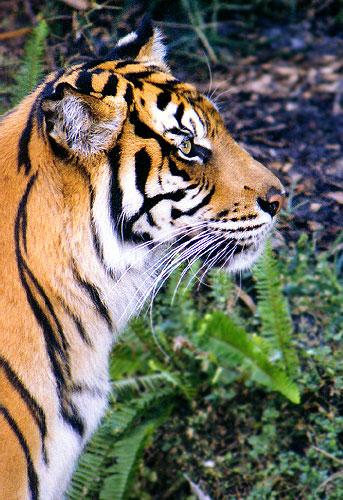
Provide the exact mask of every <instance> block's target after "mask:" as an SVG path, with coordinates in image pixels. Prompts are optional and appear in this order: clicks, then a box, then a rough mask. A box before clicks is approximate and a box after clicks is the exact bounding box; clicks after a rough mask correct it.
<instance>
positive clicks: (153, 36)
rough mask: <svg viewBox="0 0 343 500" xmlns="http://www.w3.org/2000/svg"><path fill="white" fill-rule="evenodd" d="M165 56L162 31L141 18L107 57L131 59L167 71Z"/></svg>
mask: <svg viewBox="0 0 343 500" xmlns="http://www.w3.org/2000/svg"><path fill="white" fill-rule="evenodd" d="M165 56H166V47H165V44H164V43H163V35H162V33H161V32H160V30H159V29H158V28H155V27H154V26H153V25H152V23H151V21H150V20H149V19H143V21H142V23H141V25H140V26H139V28H138V29H137V31H132V32H131V33H129V34H128V35H126V36H124V37H123V38H121V39H120V40H119V41H118V43H117V44H116V46H115V48H114V49H113V51H111V52H110V54H108V56H107V58H108V59H110V58H112V59H128V60H130V59H132V60H135V61H139V62H142V63H143V64H146V65H154V66H159V67H161V68H162V69H163V70H165V71H168V66H167V63H166V60H165Z"/></svg>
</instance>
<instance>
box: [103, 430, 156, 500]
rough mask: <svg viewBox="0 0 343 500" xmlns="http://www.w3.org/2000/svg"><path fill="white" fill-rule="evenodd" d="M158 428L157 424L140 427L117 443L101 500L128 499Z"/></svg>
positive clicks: (107, 471)
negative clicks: (142, 460) (140, 465)
mask: <svg viewBox="0 0 343 500" xmlns="http://www.w3.org/2000/svg"><path fill="white" fill-rule="evenodd" d="M156 426H157V422H149V423H148V424H143V425H140V426H139V427H138V428H136V429H134V430H133V431H132V432H131V433H130V434H129V435H128V436H125V437H123V438H122V439H121V440H119V441H117V442H116V443H115V445H114V447H113V457H114V461H115V463H114V464H113V465H112V467H110V468H108V469H107V470H106V479H105V481H104V484H103V486H102V488H101V491H100V499H101V500H124V499H125V498H126V496H127V493H128V491H129V490H130V487H131V484H132V481H133V478H134V474H135V472H136V469H137V465H138V463H139V460H140V458H141V456H142V454H143V451H144V448H145V447H146V445H147V442H148V439H149V438H150V437H151V436H152V434H153V432H154V430H155V428H156Z"/></svg>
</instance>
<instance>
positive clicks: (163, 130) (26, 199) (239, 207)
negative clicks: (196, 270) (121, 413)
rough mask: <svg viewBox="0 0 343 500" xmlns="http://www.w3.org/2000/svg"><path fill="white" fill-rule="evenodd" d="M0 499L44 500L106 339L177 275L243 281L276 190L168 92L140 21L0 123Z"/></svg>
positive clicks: (213, 113) (90, 408) (217, 124)
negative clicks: (203, 273)
mask: <svg viewBox="0 0 343 500" xmlns="http://www.w3.org/2000/svg"><path fill="white" fill-rule="evenodd" d="M0 155H1V156H0V165H1V187H0V197H1V202H0V207H1V239H2V241H1V253H0V280H1V281H0V282H1V289H2V292H1V296H0V304H1V317H0V325H1V328H0V492H1V493H0V496H1V498H6V499H7V500H9V499H12V498H13V499H14V498H20V499H28V498H31V499H38V498H41V499H44V500H48V499H58V498H61V497H63V494H64V492H65V491H66V489H67V487H68V483H69V481H70V478H71V475H72V472H73V470H74V468H75V465H76V462H77V459H78V456H79V454H80V452H81V451H82V449H83V447H84V445H85V443H87V441H88V440H89V438H90V436H91V435H92V433H93V432H94V430H95V429H96V427H97V426H98V424H99V421H100V419H101V417H102V415H103V413H104V411H105V408H106V404H107V397H108V393H109V390H110V385H109V377H108V357H109V353H110V350H111V347H112V345H113V341H114V339H115V338H116V335H118V333H119V332H120V331H121V330H122V329H123V327H124V326H125V324H126V323H127V321H128V319H129V318H130V317H131V316H132V315H135V314H137V313H138V311H139V309H140V308H141V306H142V304H143V303H144V301H145V300H146V299H147V298H148V297H149V296H150V295H151V294H153V293H156V291H157V290H158V289H159V287H160V286H161V284H162V283H163V282H164V280H165V279H167V277H168V276H169V274H170V273H171V272H172V271H173V269H175V268H176V267H178V266H179V265H180V264H185V265H186V266H189V265H191V264H192V262H193V261H195V260H196V259H198V258H201V259H202V265H201V266H202V267H203V269H205V270H208V269H210V268H211V267H213V266H218V265H219V266H222V267H224V268H227V269H228V270H229V271H237V270H240V269H243V268H246V267H249V266H250V265H251V264H252V262H253V261H254V260H255V259H256V257H257V256H258V254H259V253H260V252H261V249H262V248H263V243H264V241H265V239H266V236H267V235H268V234H269V232H270V229H271V228H272V226H273V223H274V219H275V216H276V214H277V212H278V211H279V209H280V206H281V203H282V196H283V188H282V185H281V184H280V182H279V180H278V179H277V178H276V177H275V176H274V175H273V174H272V173H271V172H269V171H268V170H267V169H266V168H265V167H263V166H262V165H261V164H260V163H258V162H256V161H255V160H254V159H253V158H251V156H250V155H249V154H248V153H247V152H246V151H244V150H243V149H242V148H241V147H240V146H239V145H238V144H237V143H236V142H235V141H234V140H233V139H232V137H231V136H230V135H229V133H228V132H227V131H226V129H225V126H224V122H223V119H222V118H221V116H220V114H219V112H218V111H217V109H216V107H215V105H214V104H213V103H212V102H211V101H210V100H209V99H208V98H206V97H205V96H204V95H202V94H200V93H199V92H198V91H197V90H196V88H195V87H194V86H193V85H190V84H187V83H183V82H180V81H179V80H177V79H176V78H174V77H173V75H172V74H171V72H170V70H169V68H168V65H167V63H166V61H165V47H164V44H163V41H162V36H161V34H160V33H159V31H158V30H157V29H155V28H154V27H153V26H152V25H151V24H150V23H149V22H143V23H142V25H141V27H140V28H139V29H138V31H137V32H133V33H130V34H129V35H127V36H126V37H125V38H123V39H121V40H120V41H119V42H118V43H117V45H116V46H115V47H114V48H113V50H112V51H110V52H109V53H108V55H107V57H106V58H103V59H94V60H93V61H91V62H87V63H82V64H81V63H80V64H76V65H74V66H71V67H69V68H67V69H65V70H61V71H56V72H54V73H51V74H50V75H48V76H47V77H46V78H45V80H44V81H43V82H42V83H41V84H40V85H39V86H38V87H37V89H36V90H35V91H34V92H33V93H32V94H30V95H29V96H27V97H26V98H25V99H24V100H23V101H22V102H21V103H20V104H19V105H18V106H17V107H16V108H15V109H13V110H12V111H10V112H9V113H7V114H6V115H4V116H3V117H2V119H1V120H0Z"/></svg>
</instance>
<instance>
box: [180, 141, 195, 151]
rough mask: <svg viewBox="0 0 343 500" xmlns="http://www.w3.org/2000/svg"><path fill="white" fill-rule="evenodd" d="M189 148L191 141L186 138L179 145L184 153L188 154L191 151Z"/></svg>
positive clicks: (190, 147)
mask: <svg viewBox="0 0 343 500" xmlns="http://www.w3.org/2000/svg"><path fill="white" fill-rule="evenodd" d="M191 149H192V143H191V141H190V140H189V139H186V140H185V141H183V143H182V144H181V146H180V150H181V151H182V153H184V154H185V155H188V154H189V153H190V152H191Z"/></svg>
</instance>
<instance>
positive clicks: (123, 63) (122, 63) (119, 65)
mask: <svg viewBox="0 0 343 500" xmlns="http://www.w3.org/2000/svg"><path fill="white" fill-rule="evenodd" d="M131 64H142V63H141V62H140V61H119V62H118V63H116V69H121V68H125V66H131Z"/></svg>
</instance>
